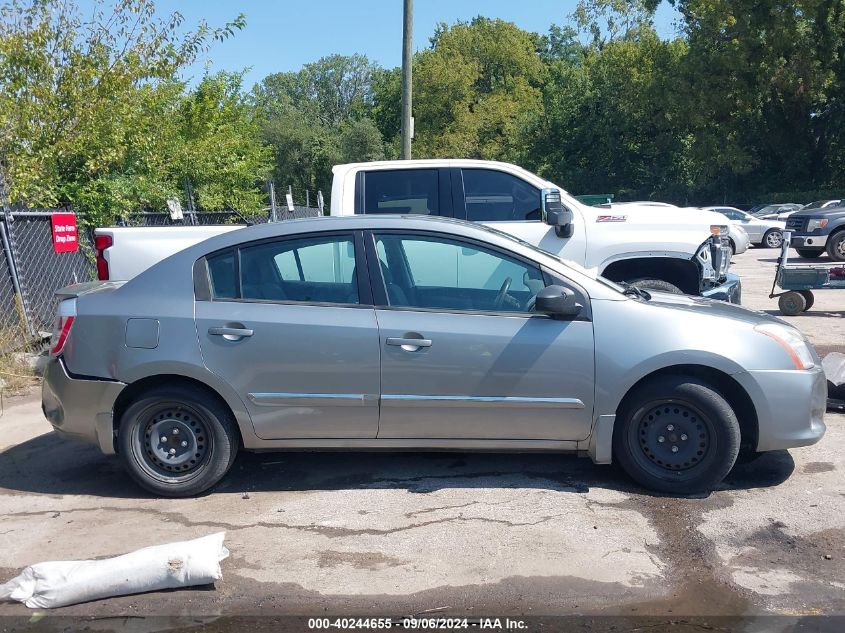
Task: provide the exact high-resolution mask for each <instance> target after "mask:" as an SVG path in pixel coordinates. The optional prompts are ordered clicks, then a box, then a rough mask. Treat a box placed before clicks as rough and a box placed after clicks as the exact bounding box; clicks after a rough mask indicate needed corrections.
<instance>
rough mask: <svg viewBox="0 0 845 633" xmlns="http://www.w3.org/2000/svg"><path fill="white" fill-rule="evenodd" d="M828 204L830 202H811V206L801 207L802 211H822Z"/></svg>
mask: <svg viewBox="0 0 845 633" xmlns="http://www.w3.org/2000/svg"><path fill="white" fill-rule="evenodd" d="M828 202H829V201H828V200H816V201H815V202H811V203H810V204H805V205H804V206H803V207H801V210H802V211H804V210H807V209H821V208H822V207H823V206H824V205H826V204H827V203H828Z"/></svg>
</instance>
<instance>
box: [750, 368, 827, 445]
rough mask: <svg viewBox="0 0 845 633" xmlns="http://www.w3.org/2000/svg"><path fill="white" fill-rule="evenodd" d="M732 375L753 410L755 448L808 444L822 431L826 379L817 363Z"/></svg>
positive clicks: (816, 439) (825, 400)
mask: <svg viewBox="0 0 845 633" xmlns="http://www.w3.org/2000/svg"><path fill="white" fill-rule="evenodd" d="M734 378H736V379H737V381H738V382H739V383H740V384H741V385H742V386H743V387H745V390H746V391H747V392H748V394H749V395H750V396H751V398H752V400H753V401H754V407H755V409H756V410H757V422H758V437H757V450H758V451H760V452H762V451H775V450H781V449H785V448H796V447H798V446H809V445H810V444H815V443H816V442H818V441H819V440H820V439H821V438H822V436H823V435H824V432H825V425H824V413H825V410H826V407H827V379H826V378H825V375H824V371H823V370H822V368H821V367H815V368H813V369H811V370H809V371H796V370H772V371H766V370H760V371H750V372H747V373H742V374H737V375H735V376H734Z"/></svg>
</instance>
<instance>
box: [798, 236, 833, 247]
mask: <svg viewBox="0 0 845 633" xmlns="http://www.w3.org/2000/svg"><path fill="white" fill-rule="evenodd" d="M828 237H830V236H829V235H793V236H792V240H791V241H790V242H789V245H790V246H791V247H792V248H824V247H825V246H827V238H828Z"/></svg>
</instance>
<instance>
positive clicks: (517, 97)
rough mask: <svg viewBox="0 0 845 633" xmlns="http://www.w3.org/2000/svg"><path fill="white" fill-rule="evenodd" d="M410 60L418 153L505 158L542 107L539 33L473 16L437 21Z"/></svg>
mask: <svg viewBox="0 0 845 633" xmlns="http://www.w3.org/2000/svg"><path fill="white" fill-rule="evenodd" d="M431 42H432V46H431V49H429V50H426V51H423V52H422V53H420V54H419V55H417V58H416V60H415V68H414V118H415V128H416V149H415V150H414V152H415V155H418V156H432V157H467V158H485V159H509V158H513V157H514V156H516V155H517V153H518V151H519V148H518V138H519V134H520V130H521V128H522V126H523V125H525V124H526V122H527V121H528V120H529V119H530V118H531V117H532V116H533V115H536V113H537V112H538V111H539V110H541V109H542V105H543V104H542V99H541V91H540V87H541V86H542V84H543V82H544V80H545V77H546V66H545V64H544V63H543V60H542V59H541V58H540V56H539V54H538V47H539V45H540V42H539V39H538V38H537V36H536V35H534V34H532V33H528V32H526V31H523V30H521V29H519V28H518V27H517V26H516V25H514V24H512V23H510V22H505V21H502V20H490V19H488V18H482V17H478V18H475V19H473V20H472V21H471V22H469V23H466V22H458V23H457V24H455V25H453V26H451V27H447V26H445V25H441V26H440V27H439V28H438V30H437V31H436V32H435V35H434V37H433V38H432V40H431Z"/></svg>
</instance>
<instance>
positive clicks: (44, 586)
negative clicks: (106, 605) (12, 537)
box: [0, 532, 229, 609]
mask: <svg viewBox="0 0 845 633" xmlns="http://www.w3.org/2000/svg"><path fill="white" fill-rule="evenodd" d="M225 536H226V533H225V532H218V533H217V534H211V535H209V536H204V537H202V538H198V539H194V540H193V541H184V542H182V543H169V544H167V545H154V546H152V547H145V548H144V549H139V550H137V551H135V552H131V553H129V554H124V555H123V556H117V557H115V558H107V559H105V560H75V561H54V562H49V563H38V564H37V565H32V566H30V567H27V568H26V569H24V570H23V572H22V573H21V574H20V576H17V577H15V578H12V580H10V581H9V582H7V583H6V584H5V585H0V600H17V601H19V602H23V603H24V604H25V605H26V606H28V607H30V608H32V609H35V608H39V609H50V608H53V607H64V606H67V605H69V604H77V603H79V602H89V601H91V600H100V599H102V598H109V597H111V596H123V595H127V594H130V593H141V592H144V591H158V590H161V589H173V588H175V587H190V586H191V585H208V584H211V583H213V582H214V581H215V580H219V579H220V578H221V576H222V573H221V572H220V561H221V560H223V559H224V558H226V557H227V556H228V555H229V550H228V549H226V547H225V546H224V545H223V539H224V537H225Z"/></svg>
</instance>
